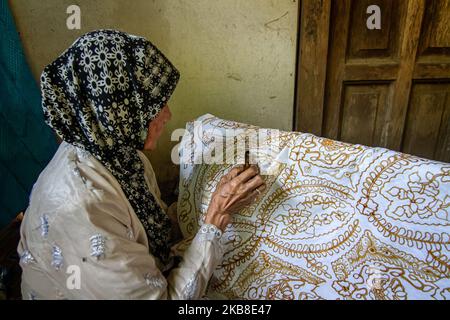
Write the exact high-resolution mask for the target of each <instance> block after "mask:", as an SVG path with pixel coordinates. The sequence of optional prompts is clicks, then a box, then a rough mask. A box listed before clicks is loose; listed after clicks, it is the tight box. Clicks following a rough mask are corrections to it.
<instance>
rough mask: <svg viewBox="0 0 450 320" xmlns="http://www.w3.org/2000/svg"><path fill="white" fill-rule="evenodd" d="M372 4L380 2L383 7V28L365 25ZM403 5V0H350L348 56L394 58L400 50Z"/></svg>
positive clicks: (349, 58)
mask: <svg viewBox="0 0 450 320" xmlns="http://www.w3.org/2000/svg"><path fill="white" fill-rule="evenodd" d="M370 5H378V6H380V8H382V10H383V11H382V13H383V14H382V15H381V25H382V28H381V30H376V29H375V30H369V29H368V28H367V26H366V17H367V14H366V11H367V8H368V7H369V6H370ZM404 6H405V1H404V0H379V1H373V0H356V1H351V5H350V21H349V30H350V34H349V38H348V42H349V43H348V50H347V60H353V59H364V61H366V59H368V58H390V59H395V58H396V57H397V56H398V51H399V43H400V37H399V34H400V32H399V31H400V25H401V23H400V22H401V19H402V18H403V17H402V15H401V13H402V12H404Z"/></svg>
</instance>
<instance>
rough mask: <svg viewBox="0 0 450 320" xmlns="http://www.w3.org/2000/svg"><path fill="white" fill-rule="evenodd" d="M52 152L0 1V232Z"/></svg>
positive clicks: (27, 71) (35, 95) (23, 202)
mask: <svg viewBox="0 0 450 320" xmlns="http://www.w3.org/2000/svg"><path fill="white" fill-rule="evenodd" d="M56 148H57V144H56V140H55V136H54V135H53V134H52V132H51V129H50V128H49V127H48V126H47V125H46V124H45V123H44V119H43V114H42V109H41V96H40V90H39V86H38V84H37V83H36V81H35V80H34V78H33V76H32V74H31V72H30V69H29V67H28V64H27V62H26V59H25V56H24V53H23V50H22V45H21V42H20V37H19V34H18V33H17V31H16V27H15V24H14V20H13V17H12V15H11V12H10V9H9V6H8V1H7V0H0V227H3V226H5V225H6V224H7V223H9V222H10V221H11V219H12V218H13V217H14V216H15V215H16V214H17V213H18V212H20V211H21V210H24V209H26V207H27V206H28V199H29V194H30V191H31V188H32V186H33V184H34V182H35V181H36V179H37V177H38V176H39V173H40V172H41V171H42V169H43V168H44V167H45V166H46V164H47V163H48V161H49V160H50V159H51V157H52V156H53V154H54V152H55V151H56Z"/></svg>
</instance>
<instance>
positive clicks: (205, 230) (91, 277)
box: [75, 195, 222, 299]
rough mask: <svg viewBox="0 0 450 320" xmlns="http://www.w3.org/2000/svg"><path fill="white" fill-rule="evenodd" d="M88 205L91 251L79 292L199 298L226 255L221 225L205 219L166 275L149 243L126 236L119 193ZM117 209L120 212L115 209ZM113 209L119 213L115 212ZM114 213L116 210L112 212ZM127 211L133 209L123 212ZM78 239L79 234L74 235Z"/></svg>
mask: <svg viewBox="0 0 450 320" xmlns="http://www.w3.org/2000/svg"><path fill="white" fill-rule="evenodd" d="M102 198H103V199H102V201H98V202H97V201H96V202H95V203H94V204H93V205H91V206H90V207H89V208H88V211H89V212H88V215H89V217H90V218H89V220H91V222H92V223H93V225H94V227H95V228H94V229H93V230H91V233H90V234H91V235H92V236H90V237H87V238H89V240H90V243H89V245H90V257H88V259H86V260H85V259H83V260H84V262H83V263H81V266H82V267H81V290H83V292H80V296H82V297H83V298H91V299H199V298H201V297H202V296H203V295H204V294H205V291H206V288H207V285H208V282H209V279H210V277H211V275H212V272H213V271H214V269H215V268H216V266H217V265H218V263H219V262H220V259H221V257H222V247H221V242H220V238H221V236H222V233H221V231H220V230H219V229H218V228H217V227H215V226H213V225H206V224H205V225H203V226H202V227H201V228H200V230H199V232H198V233H197V235H196V236H195V237H194V239H193V241H192V243H191V245H190V246H189V247H188V248H187V249H186V250H185V251H184V253H183V255H182V257H181V258H182V260H181V262H180V263H179V265H178V266H177V267H176V268H174V269H173V270H172V271H171V272H170V274H169V276H168V277H167V279H166V278H165V277H164V275H163V274H162V273H161V271H160V270H159V269H158V267H157V264H156V260H155V258H154V257H153V256H152V255H151V254H149V252H148V249H147V247H146V246H145V245H143V244H140V243H138V242H136V241H134V240H132V239H130V238H129V237H128V236H127V227H126V226H125V225H124V224H123V221H119V220H118V219H117V216H120V215H121V214H120V212H117V211H121V210H125V208H124V206H122V205H120V201H118V199H117V197H108V196H106V195H104V196H103V197H102ZM114 211H115V212H114ZM113 212H114V213H113ZM112 213H113V214H112ZM123 213H124V214H128V212H123ZM75 240H76V239H75Z"/></svg>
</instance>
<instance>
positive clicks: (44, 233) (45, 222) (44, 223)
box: [41, 214, 49, 238]
mask: <svg viewBox="0 0 450 320" xmlns="http://www.w3.org/2000/svg"><path fill="white" fill-rule="evenodd" d="M48 226H49V225H48V216H47V215H46V214H44V215H42V216H41V235H42V237H44V238H47V236H48Z"/></svg>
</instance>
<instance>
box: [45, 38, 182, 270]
mask: <svg viewBox="0 0 450 320" xmlns="http://www.w3.org/2000/svg"><path fill="white" fill-rule="evenodd" d="M179 77H180V74H179V72H178V70H177V69H175V67H174V66H173V65H172V64H171V63H170V61H169V60H168V59H167V58H166V57H165V56H164V55H163V54H162V53H161V52H160V51H159V50H158V49H157V48H156V47H155V46H154V45H153V44H152V43H150V42H149V41H148V40H146V39H144V38H142V37H138V36H134V35H129V34H126V33H123V32H120V31H116V30H98V31H93V32H90V33H87V34H85V35H83V36H81V37H80V38H79V39H78V40H76V41H75V42H74V43H73V44H72V46H71V47H69V48H68V49H67V50H66V51H65V52H64V53H63V54H62V55H61V56H60V57H59V58H57V59H56V60H55V61H54V62H52V63H51V64H49V65H48V66H47V67H46V68H45V69H44V71H43V73H42V76H41V90H42V99H43V100H42V107H43V110H44V117H45V122H46V123H47V124H48V125H49V126H50V127H51V128H53V130H54V131H55V132H56V133H57V134H58V135H59V136H60V137H61V138H62V139H63V140H64V141H66V142H68V143H70V144H72V145H74V146H77V147H80V148H82V149H84V150H86V151H88V152H90V153H91V154H92V155H93V156H94V157H95V158H96V159H98V160H99V161H100V162H101V163H102V164H103V165H104V166H105V167H106V168H108V170H109V171H110V172H111V173H112V174H113V176H114V177H115V178H116V179H117V181H118V182H119V183H120V185H121V187H122V190H123V191H124V193H125V195H126V197H127V198H128V200H129V202H130V204H131V206H132V207H133V209H134V211H135V212H136V214H137V216H138V217H139V219H140V221H141V222H142V224H143V226H144V228H145V230H146V232H147V237H148V240H149V246H150V251H151V253H152V254H153V255H155V256H156V257H158V258H159V259H160V260H161V261H162V262H163V263H165V262H167V259H168V254H169V240H170V230H171V224H170V220H169V218H168V216H167V215H166V214H165V213H164V211H163V210H162V209H161V208H160V207H159V205H158V204H157V202H156V201H155V199H154V197H153V195H152V194H151V192H150V190H149V189H148V187H147V184H146V181H145V179H144V167H143V164H142V162H141V160H140V158H139V155H138V153H137V151H136V150H137V149H139V150H142V149H143V147H144V143H145V140H146V137H147V132H148V126H149V123H150V121H152V120H153V119H154V118H155V117H156V116H157V115H158V113H159V112H160V110H161V109H162V108H163V107H164V106H165V104H166V103H167V100H168V99H169V98H170V96H171V94H172V92H173V91H174V89H175V86H176V84H177V82H178V80H179Z"/></svg>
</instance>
